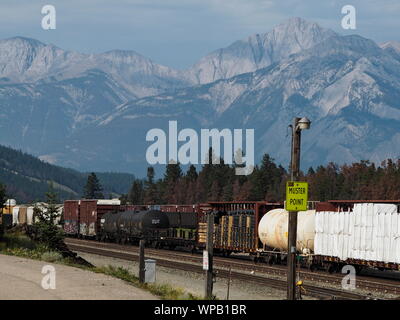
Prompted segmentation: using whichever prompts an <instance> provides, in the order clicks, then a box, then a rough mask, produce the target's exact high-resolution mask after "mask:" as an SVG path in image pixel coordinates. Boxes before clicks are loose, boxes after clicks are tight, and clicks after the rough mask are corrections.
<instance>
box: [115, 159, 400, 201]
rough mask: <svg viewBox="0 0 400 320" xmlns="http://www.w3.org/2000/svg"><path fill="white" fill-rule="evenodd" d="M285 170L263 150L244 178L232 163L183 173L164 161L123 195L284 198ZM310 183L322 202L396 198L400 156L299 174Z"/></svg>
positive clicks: (135, 198) (312, 195)
mask: <svg viewBox="0 0 400 320" xmlns="http://www.w3.org/2000/svg"><path fill="white" fill-rule="evenodd" d="M288 179H290V175H289V173H288V171H287V170H286V169H285V168H283V167H282V166H280V165H276V164H275V162H274V159H272V158H271V157H270V156H269V155H268V154H265V155H264V157H263V159H262V161H261V163H260V164H259V165H257V166H256V167H255V168H254V171H253V173H252V174H250V175H248V176H237V175H235V167H234V166H230V165H226V164H224V163H223V161H222V160H221V163H220V164H215V165H213V164H206V165H203V166H202V167H201V170H200V171H199V172H197V170H196V168H195V166H193V165H191V166H190V167H189V169H188V170H187V171H186V172H183V171H182V169H181V166H180V165H179V163H178V164H173V163H171V164H168V165H167V166H166V171H165V174H164V177H163V178H162V179H158V180H155V172H154V168H153V167H149V168H148V169H147V178H146V179H143V180H140V179H135V180H134V181H133V183H132V187H131V189H130V190H129V192H128V194H127V195H124V196H123V197H122V198H121V199H122V200H123V202H127V203H131V204H192V203H202V202H207V201H232V200H246V201H261V200H266V201H270V202H275V201H284V199H285V184H286V181H287V180H288ZM300 180H301V181H307V182H308V183H309V200H312V201H326V200H335V199H346V200H347V199H348V200H377V199H378V200H386V199H390V200H393V199H400V159H398V160H397V161H393V160H390V159H389V160H386V161H383V162H382V164H381V165H380V166H378V167H377V166H375V164H373V163H370V162H369V161H361V162H357V163H353V164H351V165H342V166H338V165H337V164H334V163H329V164H328V165H326V166H318V167H317V168H316V169H313V168H310V169H309V170H308V172H307V173H301V177H300Z"/></svg>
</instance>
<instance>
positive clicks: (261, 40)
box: [190, 17, 337, 83]
mask: <svg viewBox="0 0 400 320" xmlns="http://www.w3.org/2000/svg"><path fill="white" fill-rule="evenodd" d="M333 36H337V34H336V33H335V32H333V31H332V30H329V29H325V28H322V27H320V26H319V25H318V24H317V23H315V22H310V21H307V20H304V19H301V18H298V17H294V18H290V19H289V20H286V21H285V22H283V23H281V24H279V25H277V26H276V27H274V28H273V29H272V30H271V31H269V32H267V33H263V34H254V35H251V36H249V37H248V38H247V39H244V40H239V41H236V42H234V43H233V44H231V45H230V46H228V47H226V48H223V49H219V50H217V51H214V52H212V53H210V54H209V55H208V56H206V57H204V58H203V59H201V60H200V61H199V62H198V63H197V64H196V65H194V66H193V67H192V68H191V70H190V76H191V77H192V79H193V81H194V82H197V83H209V82H213V81H216V80H219V79H226V78H230V77H233V76H235V75H238V74H241V73H247V72H253V71H255V70H257V69H260V68H265V67H267V66H269V65H271V64H272V63H275V62H278V61H280V60H282V59H285V58H287V57H289V56H290V55H292V54H296V53H298V52H300V51H302V50H305V49H310V48H312V47H313V46H315V45H317V44H318V43H321V42H323V41H325V40H327V39H328V38H330V37H333Z"/></svg>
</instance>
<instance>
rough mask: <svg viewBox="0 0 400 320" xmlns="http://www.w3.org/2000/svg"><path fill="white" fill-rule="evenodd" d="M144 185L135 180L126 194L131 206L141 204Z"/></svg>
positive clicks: (140, 181)
mask: <svg viewBox="0 0 400 320" xmlns="http://www.w3.org/2000/svg"><path fill="white" fill-rule="evenodd" d="M143 199H144V184H143V181H142V180H139V179H135V180H134V181H133V183H132V186H131V188H130V190H129V193H128V198H127V200H128V201H129V202H130V203H131V204H143V201H144V200H143Z"/></svg>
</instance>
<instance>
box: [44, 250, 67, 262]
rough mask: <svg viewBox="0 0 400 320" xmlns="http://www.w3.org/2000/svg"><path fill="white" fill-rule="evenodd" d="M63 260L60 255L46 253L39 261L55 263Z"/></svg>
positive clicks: (51, 252)
mask: <svg viewBox="0 0 400 320" xmlns="http://www.w3.org/2000/svg"><path fill="white" fill-rule="evenodd" d="M62 259H63V257H62V255H61V254H60V253H58V252H55V251H47V252H44V253H42V256H41V260H44V261H47V262H56V261H61V260H62Z"/></svg>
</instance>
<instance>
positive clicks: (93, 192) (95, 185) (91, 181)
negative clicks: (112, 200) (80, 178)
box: [83, 172, 104, 199]
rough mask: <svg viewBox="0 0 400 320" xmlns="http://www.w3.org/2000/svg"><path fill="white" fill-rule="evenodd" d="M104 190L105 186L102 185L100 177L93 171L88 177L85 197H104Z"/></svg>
mask: <svg viewBox="0 0 400 320" xmlns="http://www.w3.org/2000/svg"><path fill="white" fill-rule="evenodd" d="M102 191H103V187H102V186H101V184H100V181H99V179H98V178H97V176H96V174H95V173H94V172H92V173H91V174H89V176H88V178H87V182H86V185H85V188H84V192H83V197H84V198H85V199H104V195H103V193H102Z"/></svg>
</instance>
